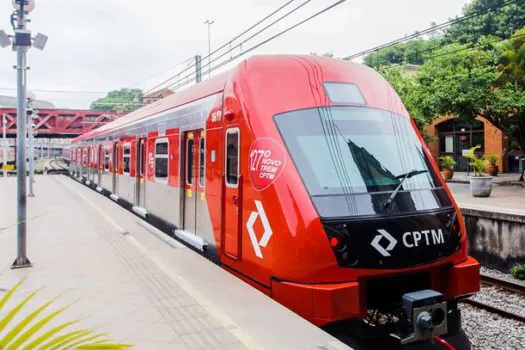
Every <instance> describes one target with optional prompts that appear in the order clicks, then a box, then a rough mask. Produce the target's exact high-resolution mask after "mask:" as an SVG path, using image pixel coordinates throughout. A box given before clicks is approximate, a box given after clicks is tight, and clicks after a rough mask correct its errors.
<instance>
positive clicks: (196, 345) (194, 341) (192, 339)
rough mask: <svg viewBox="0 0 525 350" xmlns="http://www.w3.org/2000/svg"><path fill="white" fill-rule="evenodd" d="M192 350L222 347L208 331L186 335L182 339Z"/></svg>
mask: <svg viewBox="0 0 525 350" xmlns="http://www.w3.org/2000/svg"><path fill="white" fill-rule="evenodd" d="M181 339H182V340H183V341H184V343H186V345H187V346H188V347H189V348H190V349H195V350H199V349H208V348H211V347H217V346H220V345H221V344H220V342H219V341H218V340H217V339H216V338H215V337H214V336H213V335H210V333H209V332H208V331H204V332H199V333H192V334H186V335H183V336H182V337H181Z"/></svg>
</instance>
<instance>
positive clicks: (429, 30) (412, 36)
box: [343, 0, 525, 60]
mask: <svg viewBox="0 0 525 350" xmlns="http://www.w3.org/2000/svg"><path fill="white" fill-rule="evenodd" d="M524 1H525V0H509V1H506V2H504V3H503V4H501V5H499V6H494V7H488V8H486V9H483V10H480V11H477V12H474V13H472V14H470V15H465V16H461V17H456V18H454V19H451V20H448V21H446V22H443V23H440V24H438V25H436V26H431V27H428V28H425V29H423V30H420V31H416V32H414V33H413V34H410V35H405V36H403V37H401V38H398V39H395V40H392V41H389V42H386V43H384V44H381V45H378V46H375V47H372V48H370V49H366V50H364V51H361V52H358V53H355V54H352V55H349V56H346V57H344V58H343V59H345V60H352V59H355V58H358V57H361V56H365V55H367V54H370V53H373V52H377V51H380V50H383V49H385V48H388V47H391V46H394V45H397V44H401V43H403V42H406V41H408V40H411V39H415V38H418V37H420V36H422V35H425V34H428V33H432V32H433V31H436V30H440V29H444V28H447V27H450V26H452V25H453V24H457V23H460V22H463V21H467V20H469V19H472V18H475V17H478V16H481V15H484V14H486V13H488V12H494V11H496V10H499V9H501V8H503V7H506V6H508V5H513V4H515V3H521V2H524Z"/></svg>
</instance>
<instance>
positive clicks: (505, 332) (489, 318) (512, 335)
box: [460, 303, 525, 350]
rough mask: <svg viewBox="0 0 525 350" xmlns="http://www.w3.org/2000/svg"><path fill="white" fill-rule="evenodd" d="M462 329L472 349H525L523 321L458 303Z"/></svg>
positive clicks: (524, 325)
mask: <svg viewBox="0 0 525 350" xmlns="http://www.w3.org/2000/svg"><path fill="white" fill-rule="evenodd" d="M460 305H461V306H460V307H461V311H462V318H463V329H464V330H465V333H466V334H467V335H468V337H469V339H470V342H471V343H472V349H473V350H474V349H498V350H499V349H501V350H514V349H519V350H522V349H525V323H523V322H520V321H515V320H510V319H507V318H503V317H501V316H499V315H495V314H492V313H490V312H487V311H485V310H482V309H478V308H476V307H473V306H470V305H467V304H463V303H461V304H460Z"/></svg>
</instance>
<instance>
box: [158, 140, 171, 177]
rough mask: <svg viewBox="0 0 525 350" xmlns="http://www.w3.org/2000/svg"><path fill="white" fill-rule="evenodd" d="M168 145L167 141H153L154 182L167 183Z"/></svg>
mask: <svg viewBox="0 0 525 350" xmlns="http://www.w3.org/2000/svg"><path fill="white" fill-rule="evenodd" d="M168 157H169V144H168V140H167V139H160V140H156V141H155V181H157V182H161V183H168V166H169V164H168Z"/></svg>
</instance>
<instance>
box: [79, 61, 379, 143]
mask: <svg viewBox="0 0 525 350" xmlns="http://www.w3.org/2000/svg"><path fill="white" fill-rule="evenodd" d="M297 61H303V62H305V61H306V62H310V63H314V64H318V65H319V66H321V67H322V69H323V70H326V69H328V70H331V71H334V70H336V71H338V70H343V69H346V70H347V72H348V68H349V67H352V68H351V72H349V73H350V74H349V75H350V77H351V78H352V79H351V80H353V81H356V82H357V83H358V84H359V81H361V82H362V83H363V82H364V81H363V79H359V76H361V78H364V80H367V85H368V84H369V83H372V82H373V80H376V79H377V78H379V79H381V78H380V76H379V75H378V74H377V73H376V72H375V71H373V70H372V69H371V68H369V67H367V66H364V65H361V64H357V63H353V62H349V61H344V60H340V59H333V58H327V57H323V56H312V55H257V56H252V57H250V58H247V59H245V60H243V61H242V62H240V63H239V64H237V65H236V66H235V67H234V68H232V69H230V70H228V71H226V72H224V73H222V74H220V75H217V76H216V77H213V78H212V79H209V80H206V81H203V82H201V83H199V84H196V85H193V86H190V87H188V88H186V89H183V90H180V91H175V93H174V94H173V95H171V96H168V97H165V98H163V99H161V100H159V101H156V102H154V103H152V104H149V105H146V106H144V107H142V108H140V109H138V110H136V111H133V112H131V113H129V114H127V115H125V116H123V117H121V118H119V119H117V120H115V121H113V122H111V123H108V124H105V125H103V126H101V127H100V128H97V129H95V130H92V131H90V132H87V133H85V134H83V135H80V136H78V137H77V138H76V139H74V140H73V143H75V142H79V141H83V140H87V139H90V138H92V137H95V136H99V135H103V134H105V133H107V132H110V131H113V130H115V129H118V128H121V127H123V126H125V125H129V124H131V123H133V122H136V121H138V120H142V119H144V118H147V117H149V116H151V115H155V114H158V113H162V112H164V111H167V110H170V109H172V108H175V107H178V106H182V105H185V104H187V103H190V102H193V101H195V100H198V99H201V98H204V97H207V96H210V95H213V94H215V93H218V92H221V91H223V90H224V86H225V84H226V82H227V81H228V79H229V78H230V77H231V76H232V75H233V74H234V73H235V72H236V71H237V70H238V69H239V67H242V66H246V67H248V68H249V67H250V66H253V67H257V69H261V68H262V69H263V70H264V69H268V70H270V71H271V70H274V69H275V68H277V67H279V68H283V67H284V69H287V68H286V67H288V68H291V66H290V64H292V62H295V63H297ZM303 69H304V68H303ZM363 73H364V74H363ZM371 74H372V75H371ZM345 75H347V74H345ZM365 77H366V78H365Z"/></svg>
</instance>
